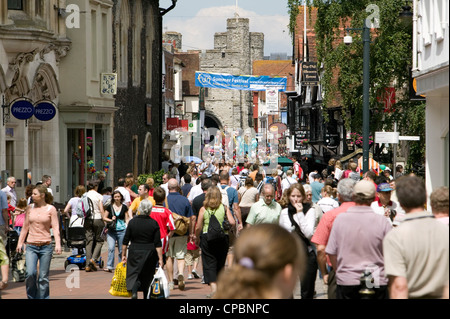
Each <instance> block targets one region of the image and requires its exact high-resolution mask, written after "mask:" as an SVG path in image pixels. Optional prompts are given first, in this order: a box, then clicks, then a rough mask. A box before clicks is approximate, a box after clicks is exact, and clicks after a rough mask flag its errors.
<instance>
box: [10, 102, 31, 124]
mask: <svg viewBox="0 0 450 319" xmlns="http://www.w3.org/2000/svg"><path fill="white" fill-rule="evenodd" d="M11 114H12V115H13V116H14V117H15V118H16V119H19V120H28V119H29V118H31V117H32V116H33V115H34V106H33V103H32V102H31V100H29V99H26V98H20V99H17V100H14V101H13V102H12V103H11Z"/></svg>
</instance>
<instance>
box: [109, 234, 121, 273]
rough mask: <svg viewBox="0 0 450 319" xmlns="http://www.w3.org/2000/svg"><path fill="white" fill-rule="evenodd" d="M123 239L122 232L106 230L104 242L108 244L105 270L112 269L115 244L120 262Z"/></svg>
mask: <svg viewBox="0 0 450 319" xmlns="http://www.w3.org/2000/svg"><path fill="white" fill-rule="evenodd" d="M123 237H125V229H124V230H108V233H107V234H106V241H107V242H108V262H107V263H106V268H108V269H114V255H115V250H116V242H117V245H118V247H117V248H118V249H119V256H118V257H119V262H120V261H121V260H122V244H123Z"/></svg>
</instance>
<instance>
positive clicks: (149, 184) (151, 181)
mask: <svg viewBox="0 0 450 319" xmlns="http://www.w3.org/2000/svg"><path fill="white" fill-rule="evenodd" d="M145 184H147V185H148V186H149V187H150V188H153V186H155V180H154V179H153V178H151V177H148V178H147V180H146V181H145Z"/></svg>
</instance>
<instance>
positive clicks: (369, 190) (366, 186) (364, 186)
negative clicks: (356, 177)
mask: <svg viewBox="0 0 450 319" xmlns="http://www.w3.org/2000/svg"><path fill="white" fill-rule="evenodd" d="M375 191H376V188H375V185H374V183H373V182H371V181H366V180H362V181H359V182H357V183H356V184H355V187H354V188H353V192H354V193H355V194H360V195H363V196H364V197H369V198H370V197H375Z"/></svg>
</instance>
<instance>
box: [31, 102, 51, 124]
mask: <svg viewBox="0 0 450 319" xmlns="http://www.w3.org/2000/svg"><path fill="white" fill-rule="evenodd" d="M55 115H56V107H55V106H54V105H53V103H52V102H48V101H42V102H39V103H37V104H36V106H35V108H34V117H35V118H37V119H38V120H40V121H50V120H51V119H52V118H54V117H55Z"/></svg>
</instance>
